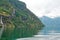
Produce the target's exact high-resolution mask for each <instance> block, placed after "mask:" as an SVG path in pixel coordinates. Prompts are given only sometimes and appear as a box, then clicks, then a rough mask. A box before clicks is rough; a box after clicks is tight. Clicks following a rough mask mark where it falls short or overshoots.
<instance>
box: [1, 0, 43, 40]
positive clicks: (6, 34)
mask: <svg viewBox="0 0 60 40" xmlns="http://www.w3.org/2000/svg"><path fill="white" fill-rule="evenodd" d="M0 16H1V17H2V20H1V18H0V20H1V21H2V23H3V25H4V29H3V30H4V31H3V32H2V36H1V39H2V40H9V39H10V40H11V39H14V38H15V39H16V38H23V37H31V36H33V35H35V34H37V32H38V30H41V29H42V28H43V26H44V25H43V24H42V23H41V21H40V20H39V19H38V18H37V17H36V16H35V15H34V14H33V13H32V12H31V11H30V10H29V9H27V8H26V4H25V3H24V2H21V1H18V0H0ZM2 27H3V26H2ZM2 27H1V28H2Z"/></svg>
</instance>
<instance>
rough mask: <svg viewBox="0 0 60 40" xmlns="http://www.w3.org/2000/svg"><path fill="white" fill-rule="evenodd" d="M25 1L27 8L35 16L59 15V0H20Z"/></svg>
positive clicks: (51, 16)
mask: <svg viewBox="0 0 60 40" xmlns="http://www.w3.org/2000/svg"><path fill="white" fill-rule="evenodd" d="M20 1H23V2H25V3H26V5H27V8H28V9H29V10H31V11H32V12H33V13H34V14H35V15H36V16H38V17H42V16H48V17H50V18H55V17H59V16H60V0H20Z"/></svg>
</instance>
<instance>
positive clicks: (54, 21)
mask: <svg viewBox="0 0 60 40" xmlns="http://www.w3.org/2000/svg"><path fill="white" fill-rule="evenodd" d="M40 20H41V21H42V23H43V24H45V27H44V28H43V30H42V31H41V32H43V34H48V33H51V32H52V31H53V32H54V33H60V17H56V18H49V17H46V16H44V17H42V18H40Z"/></svg>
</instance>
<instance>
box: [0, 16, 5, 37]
mask: <svg viewBox="0 0 60 40" xmlns="http://www.w3.org/2000/svg"><path fill="white" fill-rule="evenodd" d="M0 24H1V26H2V28H1V29H0V38H1V36H2V33H3V31H4V24H3V21H2V16H1V18H0Z"/></svg>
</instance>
